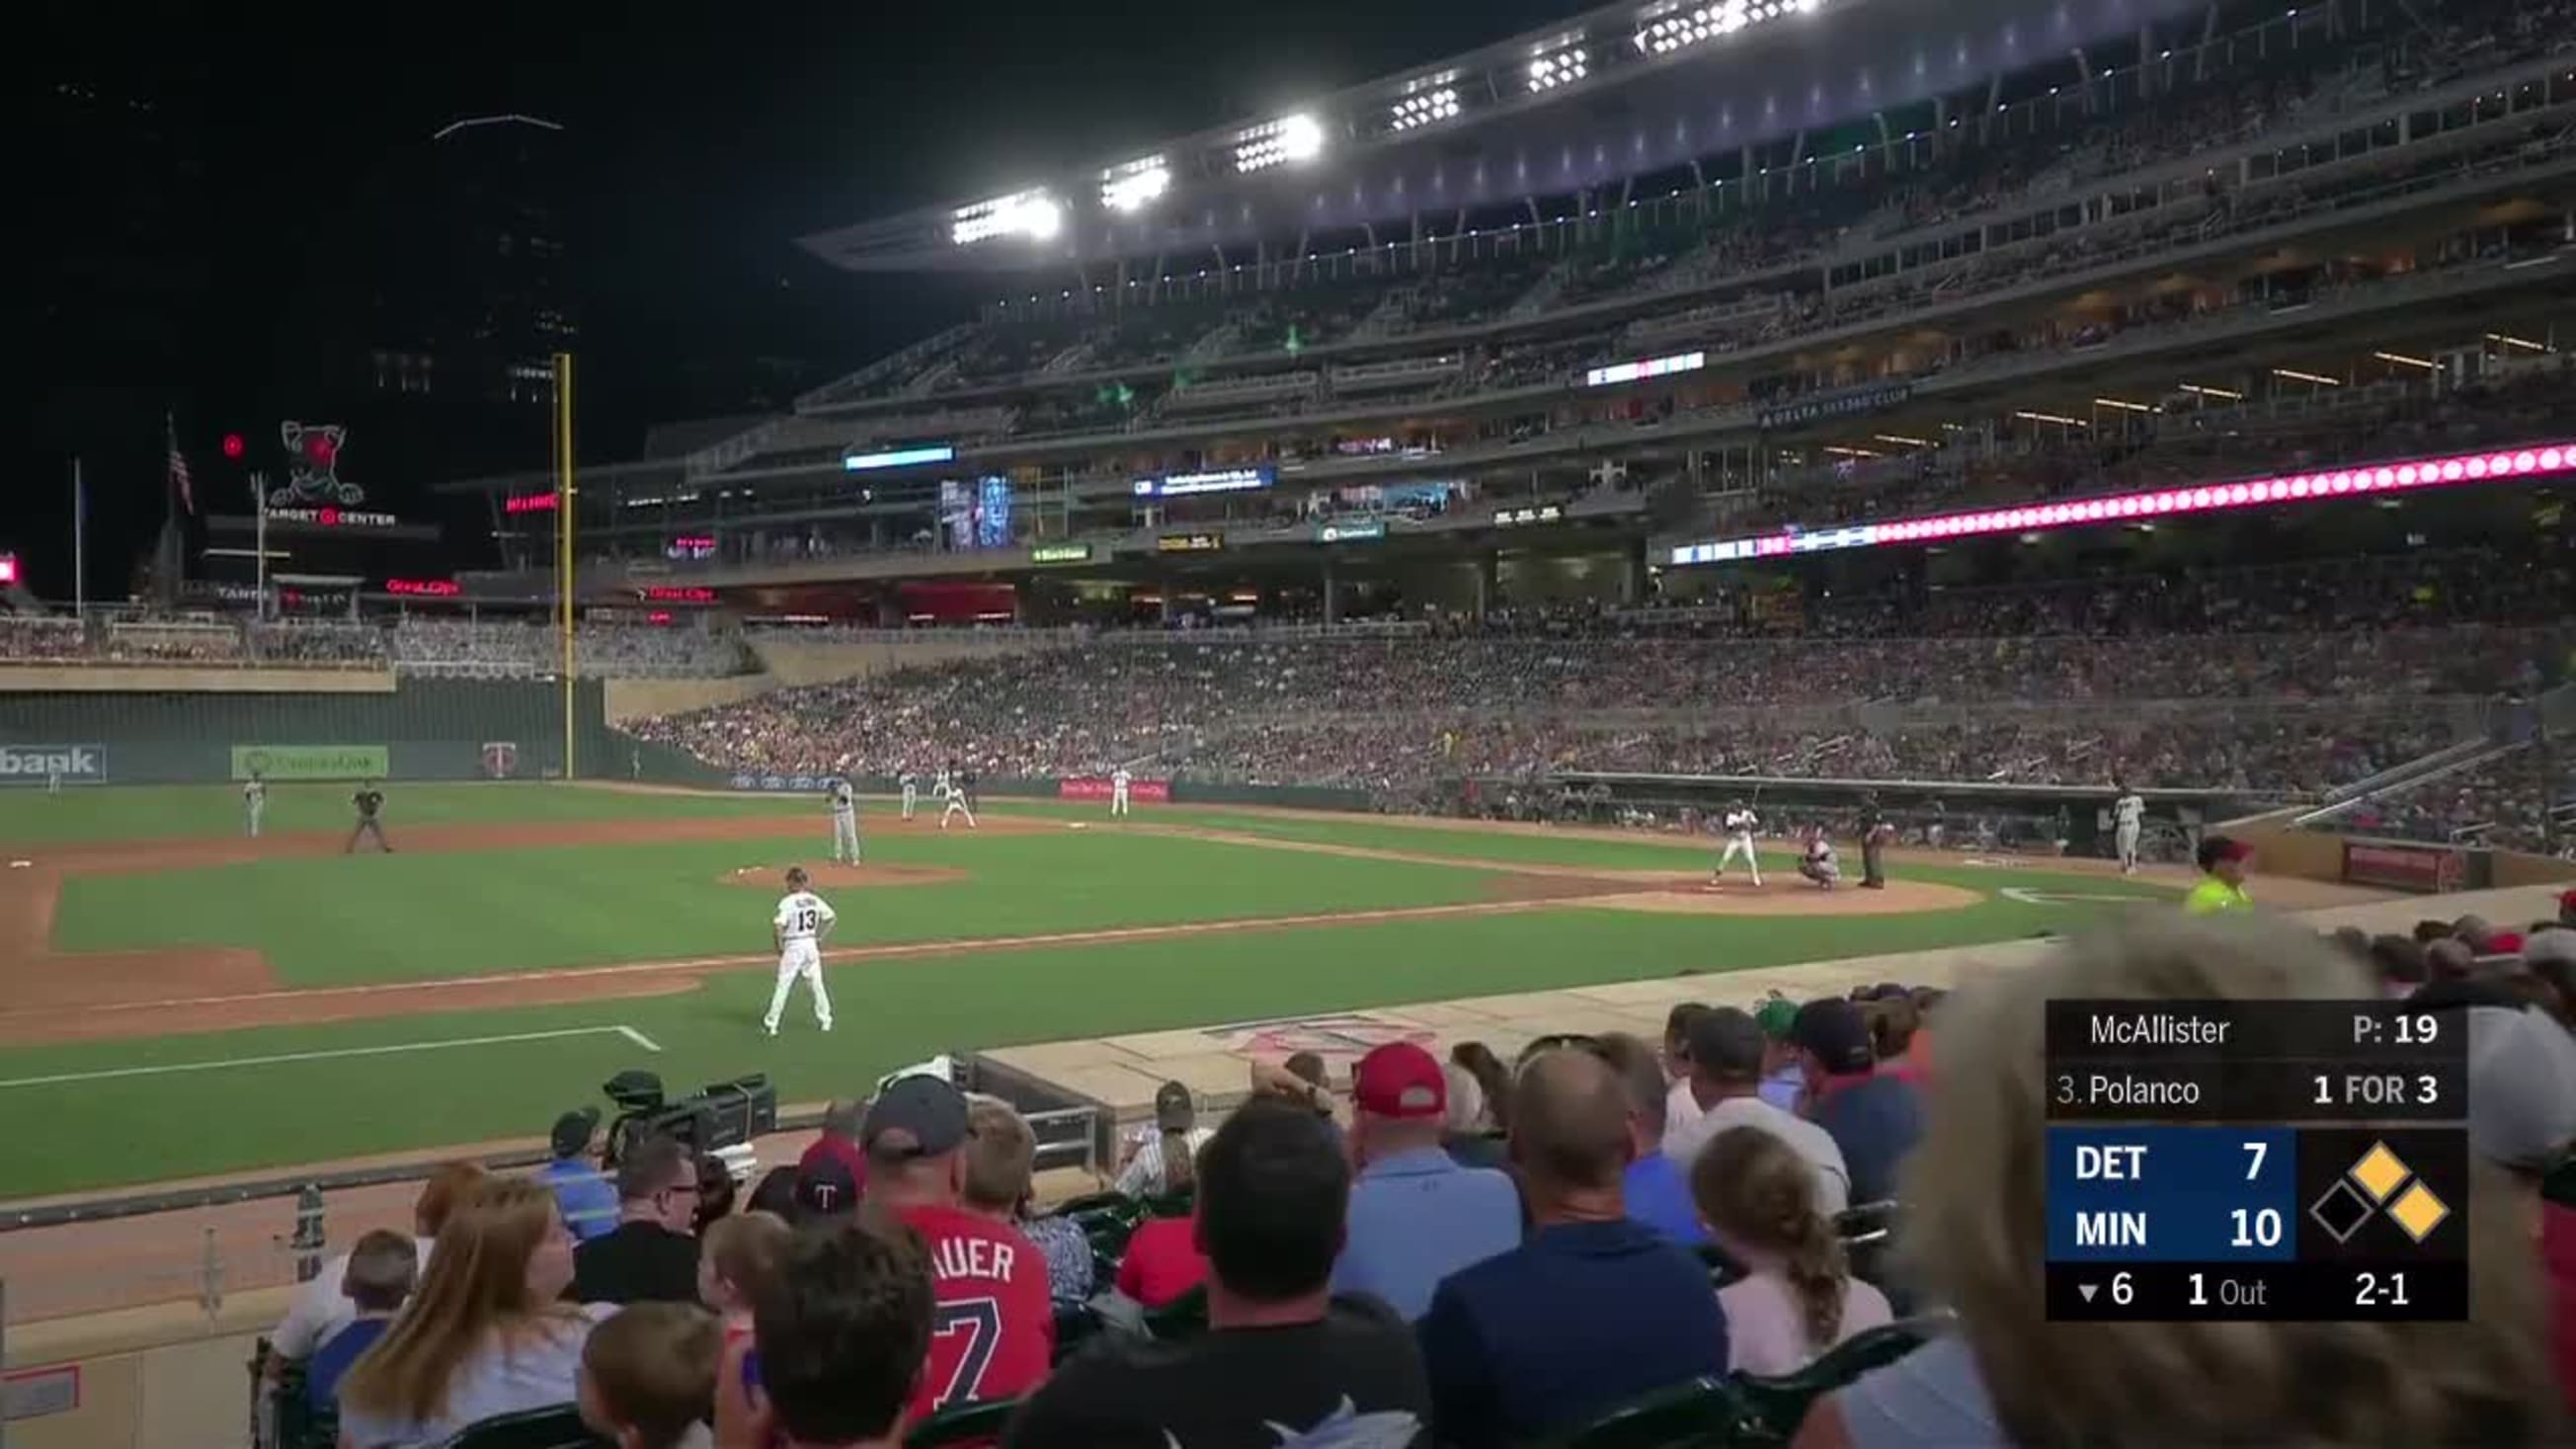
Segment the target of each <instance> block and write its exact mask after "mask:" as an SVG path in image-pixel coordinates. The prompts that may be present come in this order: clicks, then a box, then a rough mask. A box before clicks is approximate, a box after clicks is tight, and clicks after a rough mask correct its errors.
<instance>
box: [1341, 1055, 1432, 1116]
mask: <svg viewBox="0 0 2576 1449" xmlns="http://www.w3.org/2000/svg"><path fill="white" fill-rule="evenodd" d="M1351 1102H1352V1105H1354V1106H1356V1107H1358V1108H1359V1110H1361V1111H1363V1112H1366V1113H1368V1114H1369V1115H1370V1116H1372V1117H1410V1118H1424V1117H1438V1116H1441V1115H1443V1114H1445V1113H1446V1112H1447V1111H1448V1110H1449V1082H1448V1079H1447V1078H1445V1077H1443V1076H1441V1075H1440V1063H1439V1062H1438V1061H1436V1060H1434V1059H1433V1057H1432V1055H1431V1053H1429V1052H1427V1051H1424V1050H1423V1049H1422V1048H1420V1047H1418V1046H1416V1045H1414V1044H1413V1043H1412V1042H1409V1041H1391V1042H1388V1043H1387V1044H1386V1045H1384V1046H1382V1047H1378V1048H1376V1049H1374V1050H1372V1051H1371V1052H1370V1053H1369V1054H1368V1055H1367V1056H1364V1057H1362V1058H1360V1064H1359V1065H1358V1066H1357V1067H1355V1068H1353V1069H1352V1070H1351Z"/></svg>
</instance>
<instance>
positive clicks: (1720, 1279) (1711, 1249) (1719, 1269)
mask: <svg viewBox="0 0 2576 1449" xmlns="http://www.w3.org/2000/svg"><path fill="white" fill-rule="evenodd" d="M1691 1251H1692V1252H1694V1253H1697V1254H1698V1255H1699V1260H1700V1261H1701V1262H1703V1263H1705V1264H1707V1265H1708V1286H1710V1287H1711V1288H1723V1287H1725V1286H1726V1285H1727V1284H1729V1283H1732V1282H1734V1281H1735V1280H1736V1279H1738V1278H1741V1277H1743V1276H1744V1265H1743V1264H1741V1263H1739V1262H1737V1261H1735V1260H1734V1259H1733V1258H1730V1257H1728V1256H1727V1255H1726V1250H1725V1249H1724V1248H1721V1247H1719V1246H1718V1245H1716V1244H1715V1243H1702V1244H1700V1245H1699V1246H1698V1247H1696V1248H1693V1249H1691Z"/></svg>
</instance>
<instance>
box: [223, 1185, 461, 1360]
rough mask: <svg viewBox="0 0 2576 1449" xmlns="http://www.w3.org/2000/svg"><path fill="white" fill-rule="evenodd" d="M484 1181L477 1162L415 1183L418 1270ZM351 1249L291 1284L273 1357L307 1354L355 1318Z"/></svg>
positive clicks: (424, 1266)
mask: <svg viewBox="0 0 2576 1449" xmlns="http://www.w3.org/2000/svg"><path fill="white" fill-rule="evenodd" d="M487 1180H488V1175H487V1174H486V1173H485V1172H484V1171H483V1164H481V1163H479V1162H465V1161H458V1162H443V1163H440V1164H439V1165H438V1167H437V1168H436V1169H434V1170H433V1171H432V1172H431V1173H430V1174H429V1180H428V1181H426V1182H423V1183H422V1184H421V1185H420V1196H418V1197H416V1198H413V1199H412V1204H411V1220H412V1249H413V1252H414V1254H415V1260H416V1262H417V1263H418V1265H419V1267H420V1268H421V1269H422V1270H424V1271H425V1270H427V1268H428V1267H429V1255H430V1249H431V1248H432V1247H433V1246H435V1245H436V1243H437V1240H438V1235H439V1232H440V1230H442V1229H444V1228H445V1227H446V1226H447V1220H448V1219H449V1218H450V1217H452V1216H454V1215H455V1212H456V1209H457V1208H458V1207H459V1206H460V1205H462V1204H463V1203H464V1202H465V1200H466V1199H468V1198H470V1197H472V1196H473V1195H474V1194H476V1193H477V1192H480V1191H482V1189H483V1184H484V1183H485V1182H486V1181H487ZM355 1252H356V1250H355V1249H354V1248H352V1249H351V1250H350V1252H347V1253H341V1254H338V1255H336V1256H333V1257H330V1258H326V1259H324V1260H323V1262H322V1268H321V1271H320V1272H318V1273H316V1274H314V1275H313V1277H312V1278H311V1279H310V1280H309V1281H307V1282H305V1283H303V1284H300V1285H298V1286H297V1288H296V1290H295V1299H294V1301H293V1302H291V1303H289V1304H288V1305H287V1309H286V1317H285V1319H284V1320H283V1321H282V1322H280V1323H279V1324H278V1325H277V1331H276V1332H275V1333H272V1334H270V1335H269V1347H270V1348H271V1349H273V1350H275V1352H276V1353H277V1356H278V1357H279V1358H281V1359H307V1358H311V1357H312V1356H313V1351H314V1350H315V1349H317V1348H319V1347H321V1346H322V1342H323V1340H325V1339H327V1338H330V1337H331V1336H332V1335H333V1334H336V1333H338V1332H339V1331H340V1330H341V1329H343V1328H346V1327H348V1326H349V1323H350V1321H351V1320H352V1319H353V1318H355V1317H356V1316H357V1311H358V1310H357V1307H356V1305H355V1304H354V1303H353V1302H352V1300H351V1299H350V1297H349V1293H348V1273H349V1259H350V1258H351V1257H352V1256H354V1255H355Z"/></svg>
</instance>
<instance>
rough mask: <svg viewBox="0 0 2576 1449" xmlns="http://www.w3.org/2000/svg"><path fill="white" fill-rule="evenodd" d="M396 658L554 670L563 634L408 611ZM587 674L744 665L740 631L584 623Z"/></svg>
mask: <svg viewBox="0 0 2576 1449" xmlns="http://www.w3.org/2000/svg"><path fill="white" fill-rule="evenodd" d="M387 638H388V639H389V640H390V641H391V643H392V646H393V657H394V662H395V666H396V667H397V668H399V669H402V670H404V671H405V672H408V673H413V674H441V675H453V676H460V677H465V678H476V679H512V678H522V677H527V676H532V675H550V674H553V673H555V672H556V671H557V670H558V669H559V668H560V667H561V665H562V658H563V656H562V652H561V649H562V646H561V643H560V636H559V635H558V634H557V633H556V631H555V630H554V629H553V628H551V627H549V626H548V625H546V624H545V623H543V622H541V621H540V622H526V623H522V622H516V621H511V620H463V619H432V618H427V617H419V616H415V617H410V618H406V619H403V620H402V621H401V622H400V623H397V624H396V625H395V626H394V627H393V628H392V629H391V630H389V631H388V632H387ZM573 663H574V668H575V669H576V670H577V671H578V672H579V673H581V674H582V675H584V676H585V677H598V676H610V677H626V676H646V677H660V676H681V677H694V676H716V675H726V674H739V673H741V672H743V670H744V669H745V668H746V667H747V660H746V658H745V656H744V653H743V648H742V641H741V638H740V636H738V635H736V634H733V633H731V632H728V631H718V630H701V629H695V628H678V627H674V628H660V627H654V626H648V625H623V624H596V623H585V624H584V625H583V626H582V628H581V632H580V636H579V639H578V643H577V645H576V648H575V652H574V657H573Z"/></svg>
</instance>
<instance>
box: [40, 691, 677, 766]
mask: <svg viewBox="0 0 2576 1449" xmlns="http://www.w3.org/2000/svg"><path fill="white" fill-rule="evenodd" d="M175 672H176V673H182V674H184V673H186V671H175ZM315 677H328V674H327V672H326V673H325V674H323V675H318V676H315ZM602 697H603V692H602V690H601V688H600V685H599V683H598V681H596V680H585V681H582V682H580V683H579V684H577V685H575V687H574V689H573V708H574V719H575V728H576V731H577V736H576V741H575V747H576V749H577V750H578V751H579V752H580V754H579V758H578V759H577V760H576V761H575V763H576V765H578V766H579V767H580V768H581V770H582V771H583V773H585V774H590V775H601V776H610V777H614V778H624V777H626V776H627V775H628V774H630V773H631V772H633V767H634V764H635V762H634V761H633V759H632V754H631V750H630V749H629V748H627V747H626V746H625V744H624V743H623V742H622V740H621V738H620V737H618V736H616V735H614V734H612V733H611V732H610V731H609V729H608V727H607V722H606V720H605V718H604V716H603V709H602ZM563 735H564V730H563V691H562V689H561V687H560V686H558V685H557V684H555V683H552V682H550V681H544V680H476V679H414V678H404V679H402V680H400V681H399V683H398V684H396V686H395V687H394V688H392V689H389V690H388V689H379V690H375V691H371V692H365V693H350V692H344V691H338V690H328V689H324V690H314V691H307V692H300V693H244V692H240V691H234V690H225V691H182V690H158V691H153V692H148V693H101V692H95V691H92V692H79V693H70V692H56V693H41V694H39V693H20V692H10V693H0V752H5V753H0V784H16V785H19V786H30V785H32V786H36V787H39V788H41V787H42V786H43V785H44V784H45V783H46V777H47V775H48V774H51V773H59V774H60V775H61V777H62V779H63V783H64V784H65V785H66V786H78V785H101V784H105V785H119V784H188V783H211V782H219V781H229V780H237V779H241V778H244V777H245V775H246V774H247V772H248V770H249V769H250V768H252V767H253V766H254V764H257V765H258V766H259V767H260V768H262V769H263V772H264V773H265V774H266V775H267V776H268V778H270V779H271V780H275V781H279V782H286V781H292V780H298V779H332V780H340V779H355V778H361V777H364V776H370V775H374V776H381V777H383V778H386V779H395V780H478V779H492V778H507V779H542V778H547V777H552V776H559V775H561V774H562V772H563ZM51 760H63V761H66V762H67V763H66V764H65V765H64V766H62V767H61V768H60V769H56V768H54V767H52V766H50V765H48V764H46V763H45V762H47V761H51Z"/></svg>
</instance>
